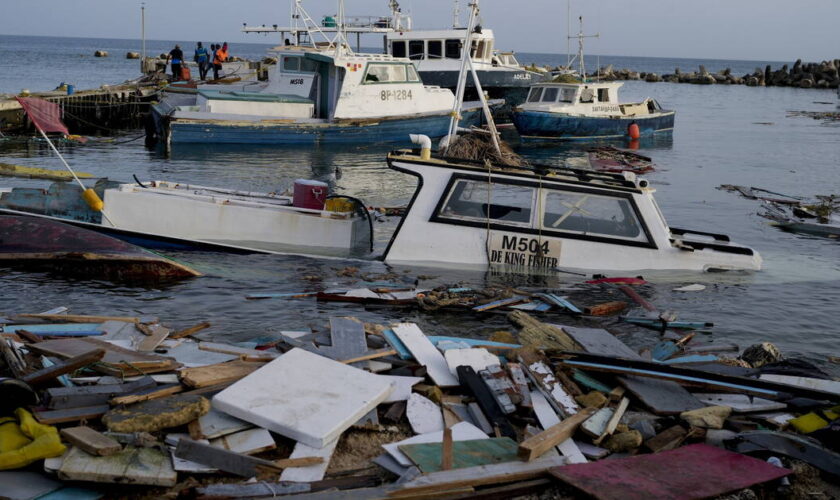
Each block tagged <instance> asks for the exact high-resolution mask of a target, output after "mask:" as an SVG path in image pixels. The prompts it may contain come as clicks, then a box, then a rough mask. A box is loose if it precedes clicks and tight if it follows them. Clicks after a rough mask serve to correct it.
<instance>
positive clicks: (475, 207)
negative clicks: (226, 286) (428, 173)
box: [438, 179, 534, 227]
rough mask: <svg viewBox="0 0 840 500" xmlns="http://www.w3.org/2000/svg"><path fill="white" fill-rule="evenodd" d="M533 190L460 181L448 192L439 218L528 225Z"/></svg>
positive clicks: (529, 222) (522, 187) (529, 223)
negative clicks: (489, 220)
mask: <svg viewBox="0 0 840 500" xmlns="http://www.w3.org/2000/svg"><path fill="white" fill-rule="evenodd" d="M533 199H534V188H530V187H525V186H511V185H507V184H488V183H487V182H482V181H471V180H466V179H459V180H458V181H456V182H455V183H454V184H453V185H452V188H451V189H450V191H449V193H448V196H447V199H446V202H445V203H444V204H443V209H442V210H441V211H440V213H439V214H438V215H439V216H440V217H444V218H450V219H468V220H477V221H487V219H491V220H493V221H498V222H504V223H509V224H512V225H524V226H529V227H530V225H531V206H532V205H533Z"/></svg>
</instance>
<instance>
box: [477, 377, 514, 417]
mask: <svg viewBox="0 0 840 500" xmlns="http://www.w3.org/2000/svg"><path fill="white" fill-rule="evenodd" d="M478 374H479V376H481V379H482V380H483V381H484V385H486V386H487V389H488V390H489V391H490V394H492V395H493V399H495V400H496V404H498V405H499V408H500V409H501V410H502V411H503V412H504V413H507V414H510V413H513V412H515V411H516V405H515V404H514V403H513V401H512V400H511V397H510V395H509V394H508V392H507V391H506V389H508V388H509V387H512V386H513V383H512V382H510V380H508V379H507V377H505V378H504V379H503V380H499V379H497V378H495V377H494V376H493V375H492V374H491V373H490V372H489V371H488V370H481V371H480V372H478ZM505 382H507V383H505Z"/></svg>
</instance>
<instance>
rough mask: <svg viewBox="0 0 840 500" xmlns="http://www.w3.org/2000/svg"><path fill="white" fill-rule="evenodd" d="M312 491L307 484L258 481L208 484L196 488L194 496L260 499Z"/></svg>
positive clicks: (213, 499)
mask: <svg viewBox="0 0 840 500" xmlns="http://www.w3.org/2000/svg"><path fill="white" fill-rule="evenodd" d="M311 490H312V487H311V486H310V485H309V484H303V483H297V484H296V483H292V484H286V483H267V482H265V481H260V482H258V483H250V484H248V483H246V484H223V483H218V484H208V485H206V486H202V487H199V488H196V495H197V496H198V498H201V499H204V500H215V499H219V500H222V499H223V500H230V499H232V498H246V499H251V498H260V497H266V496H268V497H275V496H280V495H297V494H303V493H308V492H310V491H311Z"/></svg>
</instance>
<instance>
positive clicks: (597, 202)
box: [542, 191, 647, 241]
mask: <svg viewBox="0 0 840 500" xmlns="http://www.w3.org/2000/svg"><path fill="white" fill-rule="evenodd" d="M544 206H545V214H544V215H543V221H542V225H543V229H546V230H552V229H553V230H559V231H569V232H573V233H580V234H591V235H598V236H609V237H612V238H622V239H627V240H632V241H647V236H646V235H645V234H644V233H643V232H642V226H641V224H640V223H639V219H638V218H637V217H636V212H635V211H634V210H633V206H632V205H631V203H630V200H627V199H626V198H613V197H611V196H602V195H597V194H590V193H570V192H563V191H549V192H548V193H547V194H546V196H545V204H544Z"/></svg>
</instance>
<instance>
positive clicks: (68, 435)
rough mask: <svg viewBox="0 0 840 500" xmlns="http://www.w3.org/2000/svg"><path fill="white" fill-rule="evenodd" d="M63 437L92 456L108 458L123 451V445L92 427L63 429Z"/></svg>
mask: <svg viewBox="0 0 840 500" xmlns="http://www.w3.org/2000/svg"><path fill="white" fill-rule="evenodd" d="M61 437H63V438H64V439H66V440H67V441H68V442H69V443H70V444H72V445H74V446H77V447H79V448H81V449H83V450H84V451H86V452H88V453H90V454H91V455H99V456H101V457H107V456H108V455H113V454H114V453H119V452H120V451H122V445H121V444H120V443H118V442H116V441H114V440H113V439H111V438H109V437H108V436H106V435H104V434H102V433H100V432H97V431H95V430H93V429H91V428H90V427H83V426H82V427H68V428H67V429H61Z"/></svg>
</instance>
